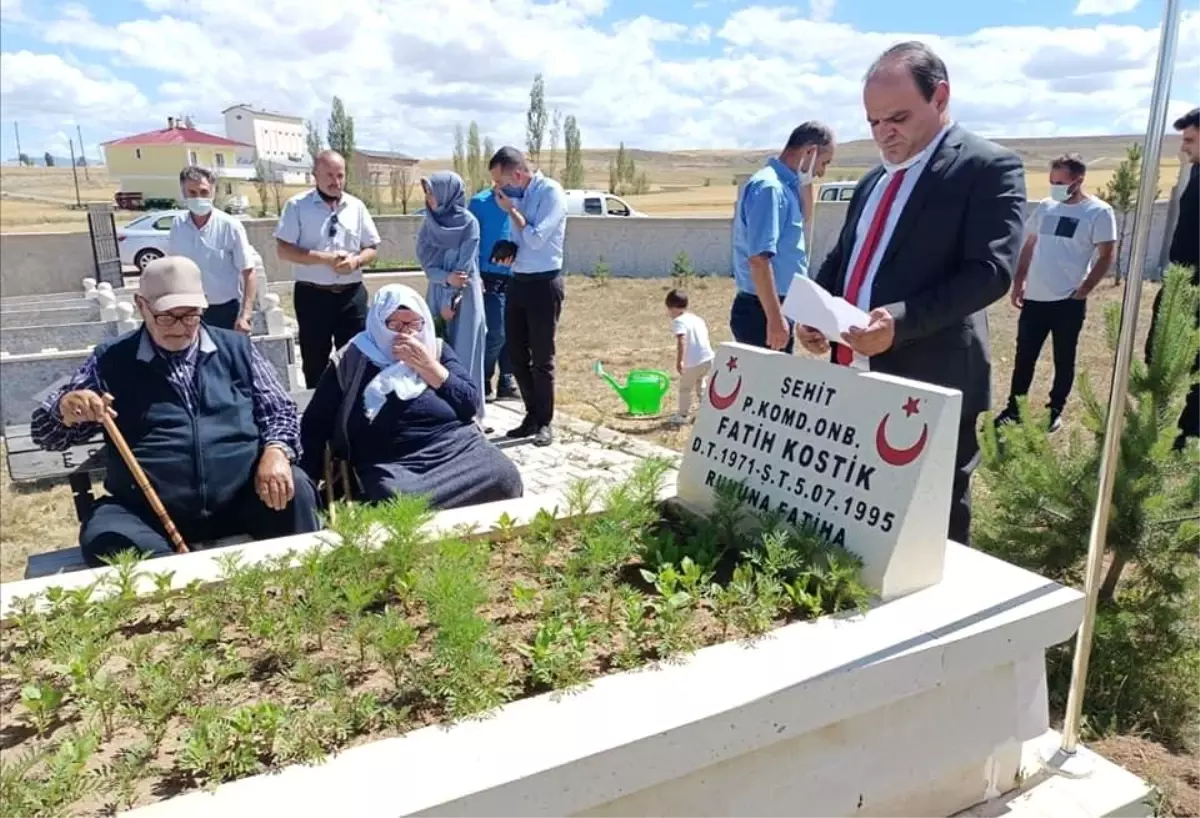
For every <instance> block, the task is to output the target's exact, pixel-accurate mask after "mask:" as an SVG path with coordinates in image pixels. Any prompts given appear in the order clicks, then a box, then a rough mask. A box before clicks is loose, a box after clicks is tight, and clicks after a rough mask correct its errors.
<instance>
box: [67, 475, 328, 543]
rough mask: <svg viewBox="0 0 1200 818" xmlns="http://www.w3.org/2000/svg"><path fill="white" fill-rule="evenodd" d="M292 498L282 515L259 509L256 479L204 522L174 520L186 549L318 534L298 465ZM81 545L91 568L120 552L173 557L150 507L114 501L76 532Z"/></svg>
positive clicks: (313, 499) (308, 487)
mask: <svg viewBox="0 0 1200 818" xmlns="http://www.w3.org/2000/svg"><path fill="white" fill-rule="evenodd" d="M292 482H293V484H294V485H295V487H296V488H295V496H294V497H293V498H292V502H291V503H289V504H288V505H287V506H286V507H284V509H283V510H282V511H273V510H272V509H270V508H267V506H266V505H264V504H263V501H262V500H260V499H259V497H258V494H257V492H256V491H255V488H254V477H251V478H250V479H249V480H247V481H246V484H245V485H244V486H242V488H241V489H240V490H239V491H238V493H237V495H236V496H235V497H234V498H233V502H232V503H231V504H230V506H229V507H228V508H226V509H222V510H221V511H220V512H219V513H217V514H214V515H212V516H210V517H209V518H208V519H207V520H205V521H203V522H197V521H195V520H188V519H186V518H184V517H180V516H174V517H173V519H172V522H173V523H175V526H176V527H177V528H178V529H179V533H180V535H182V536H183V541H184V542H186V543H187V545H188V548H190V549H195V548H196V547H197V546H198V545H199V544H200V543H202V542H205V541H211V540H216V539H222V538H224V537H232V536H234V535H236V534H248V535H249V536H251V537H253V538H254V539H255V540H266V539H271V538H272V537H286V536H288V535H291V534H303V533H306V532H309V531H317V530H319V529H320V522H319V520H318V519H317V507H318V506H317V490H316V487H314V486H313V483H312V480H310V479H309V477H308V475H307V474H305V473H304V471H303V470H302V469H300V468H299V467H298V466H293V467H292ZM79 546H80V550H82V551H83V558H84V560H86V561H87V564H88V565H91V566H93V567H96V566H101V565H103V564H104V562H103V559H102V558H103V557H107V556H112V555H114V554H118V553H120V552H122V551H130V550H135V551H142V552H143V553H146V554H148V555H150V556H152V557H159V556H164V555H169V554H173V553H174V552H175V550H174V548H173V547H172V546H171V542H170V540H168V539H167V532H166V529H164V528H163V526H162V523H160V522H159V521H158V517H157V516H156V515H155V513H154V511H153V510H152V509H151V508H150V506H149V505H147V504H145V503H139V504H138V505H137V506H125V505H122V504H121V503H120V502H118V501H117V500H115V499H114V498H112V497H104V498H101V499H100V500H99V501H98V502H97V503H96V505H95V507H94V509H93V511H92V514H91V516H89V517H88V519H87V520H86V521H85V522H84V523H83V526H82V527H81V528H80V530H79Z"/></svg>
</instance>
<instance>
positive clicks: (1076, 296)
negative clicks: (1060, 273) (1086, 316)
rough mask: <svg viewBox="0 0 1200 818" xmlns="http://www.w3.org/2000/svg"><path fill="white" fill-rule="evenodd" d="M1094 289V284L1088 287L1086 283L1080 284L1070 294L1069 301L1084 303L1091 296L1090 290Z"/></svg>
mask: <svg viewBox="0 0 1200 818" xmlns="http://www.w3.org/2000/svg"><path fill="white" fill-rule="evenodd" d="M1094 287H1095V285H1094V284H1093V285H1091V286H1089V285H1088V284H1087V282H1084V283H1083V284H1080V285H1079V286H1078V287H1076V288H1075V292H1073V293H1071V300H1073V301H1086V300H1087V297H1088V296H1089V295H1091V294H1092V289H1093V288H1094Z"/></svg>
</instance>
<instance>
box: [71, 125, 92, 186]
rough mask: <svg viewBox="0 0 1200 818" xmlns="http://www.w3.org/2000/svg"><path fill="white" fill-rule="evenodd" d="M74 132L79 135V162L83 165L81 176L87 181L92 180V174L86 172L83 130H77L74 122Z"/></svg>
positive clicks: (77, 127) (77, 126)
mask: <svg viewBox="0 0 1200 818" xmlns="http://www.w3.org/2000/svg"><path fill="white" fill-rule="evenodd" d="M75 133H77V134H78V135H79V163H80V164H81V165H83V178H84V179H86V180H87V181H89V182H90V181H92V175H91V174H90V173H88V166H87V151H86V150H84V148H83V131H81V130H79V123H78V122H76V123H75Z"/></svg>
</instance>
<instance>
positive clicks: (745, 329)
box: [729, 293, 796, 355]
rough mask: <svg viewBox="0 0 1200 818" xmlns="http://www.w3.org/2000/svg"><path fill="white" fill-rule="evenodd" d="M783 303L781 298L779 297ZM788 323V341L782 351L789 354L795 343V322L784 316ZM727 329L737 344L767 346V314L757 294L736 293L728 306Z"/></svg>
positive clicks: (763, 347)
mask: <svg viewBox="0 0 1200 818" xmlns="http://www.w3.org/2000/svg"><path fill="white" fill-rule="evenodd" d="M779 301H780V303H783V299H782V298H780V299H779ZM784 320H785V321H787V325H788V342H787V346H785V347H784V348H783V351H784V352H786V353H787V354H789V355H791V354H792V350H793V349H794V348H795V345H796V333H795V328H796V327H795V322H793V321H792V319H790V318H785V319H784ZM729 331H730V332H731V333H733V340H735V341H737V342H738V343H739V344H749V345H750V346H755V347H761V348H762V349H766V348H767V314H766V313H765V312H763V308H762V302H761V301H759V300H758V296H757V295H751V294H750V293H738V294H737V295H736V296H734V299H733V306H731V307H730V308H729Z"/></svg>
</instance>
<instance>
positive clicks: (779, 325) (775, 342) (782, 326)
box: [767, 314, 791, 349]
mask: <svg viewBox="0 0 1200 818" xmlns="http://www.w3.org/2000/svg"><path fill="white" fill-rule="evenodd" d="M790 335H791V333H790V331H789V330H788V324H787V321H786V320H785V319H784V318H783V317H782V316H780V315H770V314H768V315H767V347H768V348H769V349H783V348H784V347H785V346H787V342H788V338H789V337H790Z"/></svg>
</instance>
